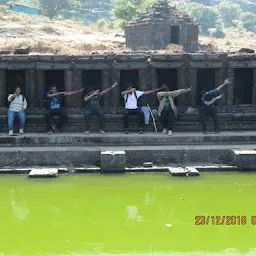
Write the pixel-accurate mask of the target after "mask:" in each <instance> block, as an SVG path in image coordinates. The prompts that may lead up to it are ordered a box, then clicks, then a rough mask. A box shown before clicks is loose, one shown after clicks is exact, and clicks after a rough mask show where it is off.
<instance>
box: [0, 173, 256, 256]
mask: <svg viewBox="0 0 256 256" xmlns="http://www.w3.org/2000/svg"><path fill="white" fill-rule="evenodd" d="M197 216H198V217H197ZM208 216H209V217H208ZM217 216H220V217H217ZM223 216H224V221H223V220H222V218H223ZM225 216H233V217H232V218H231V219H232V224H230V223H231V220H228V219H227V217H225ZM240 216H243V217H240ZM253 216H256V174H253V173H225V174H223V173H211V174H210V173H203V174H202V175H201V176H200V177H199V178H196V177H195V178H173V177H171V176H170V175H169V174H125V175H74V176H73V175H63V176H61V175H60V176H59V177H58V178H57V179H54V180H52V179H51V180H46V179H36V180H32V179H28V178H27V176H25V175H24V176H0V217H1V218H0V222H1V225H0V228H1V229H0V232H1V233H0V234H1V237H0V256H14V255H15V256H30V255H31V256H33V255H40V256H67V255H74V256H81V255H99V256H101V255H104V256H110V255H127V256H128V255H129V256H130V255H145V256H151V255H152V256H166V255H171V256H173V255H174V256H181V255H216V256H217V255H256V240H255V235H256V225H255V224H256V219H255V218H256V217H255V218H254V217H253ZM218 218H220V219H219V220H218ZM242 218H243V219H242ZM235 219H236V220H235ZM206 222H207V223H206ZM242 222H243V223H242Z"/></svg>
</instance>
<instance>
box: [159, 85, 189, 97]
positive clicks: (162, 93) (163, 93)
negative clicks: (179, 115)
mask: <svg viewBox="0 0 256 256" xmlns="http://www.w3.org/2000/svg"><path fill="white" fill-rule="evenodd" d="M191 90H192V87H190V88H188V89H180V90H175V91H170V92H159V93H157V98H158V99H159V98H161V97H166V96H167V97H168V96H172V97H174V98H175V97H178V96H180V95H181V94H184V93H188V92H190V91H191Z"/></svg>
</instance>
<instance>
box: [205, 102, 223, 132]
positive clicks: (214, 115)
mask: <svg viewBox="0 0 256 256" xmlns="http://www.w3.org/2000/svg"><path fill="white" fill-rule="evenodd" d="M208 116H209V117H211V118H212V121H213V126H214V130H215V131H217V130H219V124H218V119H217V110H216V108H205V107H203V108H202V110H201V122H202V126H203V131H207V128H206V121H207V117H208Z"/></svg>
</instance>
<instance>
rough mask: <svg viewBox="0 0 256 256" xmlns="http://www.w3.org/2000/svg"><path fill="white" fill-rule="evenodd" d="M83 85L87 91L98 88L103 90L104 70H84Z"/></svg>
mask: <svg viewBox="0 0 256 256" xmlns="http://www.w3.org/2000/svg"><path fill="white" fill-rule="evenodd" d="M83 87H85V92H86V93H87V92H90V91H93V90H97V89H100V90H102V71H101V70H84V71H83Z"/></svg>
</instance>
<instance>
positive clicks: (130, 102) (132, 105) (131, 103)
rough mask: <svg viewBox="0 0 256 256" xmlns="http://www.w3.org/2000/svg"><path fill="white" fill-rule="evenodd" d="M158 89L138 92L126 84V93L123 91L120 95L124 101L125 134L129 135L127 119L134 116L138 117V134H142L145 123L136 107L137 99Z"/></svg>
mask: <svg viewBox="0 0 256 256" xmlns="http://www.w3.org/2000/svg"><path fill="white" fill-rule="evenodd" d="M159 90H160V89H156V90H150V91H145V92H143V91H138V90H136V88H133V86H132V84H128V88H127V89H126V91H123V92H122V93H121V95H122V96H123V98H124V101H125V110H124V128H125V133H126V134H128V133H129V125H128V118H129V115H136V116H138V117H139V133H141V134H142V133H144V131H143V127H144V123H145V121H144V120H145V118H144V113H143V112H142V110H141V109H140V108H139V107H138V99H139V98H140V97H141V96H142V95H148V94H152V93H154V92H157V91H159Z"/></svg>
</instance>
